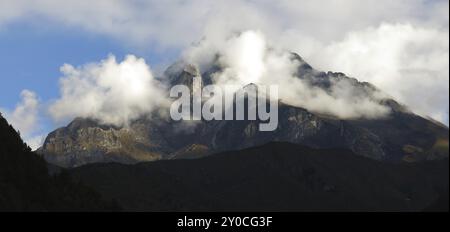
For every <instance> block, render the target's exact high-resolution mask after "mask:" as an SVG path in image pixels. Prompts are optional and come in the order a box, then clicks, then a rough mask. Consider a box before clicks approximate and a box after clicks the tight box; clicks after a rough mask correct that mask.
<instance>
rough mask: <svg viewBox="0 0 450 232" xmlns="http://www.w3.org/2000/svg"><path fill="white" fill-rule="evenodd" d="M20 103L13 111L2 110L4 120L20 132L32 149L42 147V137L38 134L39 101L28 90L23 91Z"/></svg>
mask: <svg viewBox="0 0 450 232" xmlns="http://www.w3.org/2000/svg"><path fill="white" fill-rule="evenodd" d="M20 96H21V101H20V102H19V103H18V104H17V106H16V108H15V109H14V110H13V111H8V110H4V112H5V118H6V119H7V120H8V122H9V123H11V125H13V127H14V128H15V129H16V130H18V131H20V134H21V136H22V138H23V139H24V140H25V142H26V143H27V144H28V145H29V146H30V147H31V148H32V149H37V148H39V147H40V145H42V142H43V135H41V134H38V132H39V126H38V125H39V100H38V97H37V96H36V94H35V93H34V92H32V91H30V90H23V91H22V93H21V94H20Z"/></svg>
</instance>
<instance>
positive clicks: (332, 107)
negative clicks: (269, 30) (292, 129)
mask: <svg viewBox="0 0 450 232" xmlns="http://www.w3.org/2000/svg"><path fill="white" fill-rule="evenodd" d="M272 47H273V46H271V45H270V44H269V43H268V42H267V40H266V38H265V36H264V35H263V34H262V33H261V32H258V31H246V32H243V33H239V34H235V36H233V37H228V39H224V40H217V41H208V40H204V41H202V43H200V44H199V45H197V46H195V47H192V48H191V49H189V50H188V51H187V52H186V53H185V55H184V59H185V60H186V62H194V64H195V65H198V66H200V67H201V68H203V69H207V68H208V66H211V65H213V63H215V65H219V66H220V67H221V70H220V71H218V72H216V73H214V74H212V78H213V83H214V84H216V85H222V86H225V85H236V86H245V85H247V84H250V83H254V84H258V85H266V86H267V85H277V86H278V87H279V89H280V93H279V97H280V99H281V100H282V101H283V102H284V103H286V104H290V105H294V106H298V107H303V108H306V109H308V110H310V111H312V112H316V113H321V114H328V115H332V116H336V117H338V118H341V119H354V118H380V117H385V116H387V115H388V114H389V112H390V110H389V109H388V108H387V107H385V106H384V105H382V104H381V101H382V100H383V98H384V97H386V96H383V94H382V93H380V92H378V91H376V90H373V89H370V88H364V87H362V86H357V84H356V83H353V82H351V81H350V80H347V79H336V80H333V81H332V82H331V86H330V87H329V89H324V88H321V87H318V86H314V85H312V84H311V83H309V82H308V81H307V79H301V78H299V77H298V75H297V71H298V67H299V66H300V65H302V64H303V63H301V62H302V61H300V60H296V59H292V53H291V52H288V51H285V50H279V49H274V48H272ZM217 55H218V56H219V57H218V59H217ZM202 71H203V72H204V71H206V70H202Z"/></svg>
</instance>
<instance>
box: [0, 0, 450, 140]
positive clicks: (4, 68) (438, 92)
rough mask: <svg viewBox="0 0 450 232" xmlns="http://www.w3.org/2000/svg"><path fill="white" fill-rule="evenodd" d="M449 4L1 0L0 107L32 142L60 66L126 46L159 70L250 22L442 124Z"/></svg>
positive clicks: (55, 90)
mask: <svg viewBox="0 0 450 232" xmlns="http://www.w3.org/2000/svg"><path fill="white" fill-rule="evenodd" d="M448 9H449V1H448V0H396V1H392V0H364V1H361V0H345V1H335V0H322V1H317V0H299V1H292V0H277V1H275V0H261V1H248V0H227V1H225V0H223V1H220V0H218V1H209V0H190V1H178V0H173V1H159V0H96V1H89V0H65V1H59V0H2V1H0V78H1V85H0V94H1V95H0V109H1V110H2V111H3V113H5V112H6V113H9V115H10V118H9V119H8V120H9V121H10V122H12V123H13V124H15V125H14V126H15V127H17V128H19V129H21V131H26V132H27V133H25V132H24V133H23V134H22V135H23V136H24V137H25V139H26V140H27V141H29V140H31V139H32V138H33V139H34V138H36V139H35V141H37V138H38V137H40V138H43V137H45V135H46V134H47V133H48V132H50V131H51V130H53V129H54V128H55V127H58V126H62V125H63V124H64V123H61V122H55V120H54V118H53V116H54V115H50V113H49V110H48V108H49V107H48V106H49V105H51V104H52V102H54V101H55V100H58V99H60V98H61V96H60V94H59V92H60V86H59V83H58V82H59V79H60V78H61V77H62V76H63V74H62V73H61V72H60V67H61V66H62V65H63V64H65V63H67V64H70V65H72V66H74V67H79V66H83V65H85V64H88V63H92V62H95V63H99V62H101V61H102V60H104V59H106V58H107V56H108V54H113V55H115V57H116V58H117V62H118V64H117V65H119V64H120V63H121V62H122V61H123V60H124V57H125V55H127V54H133V55H135V56H136V57H139V58H144V59H145V61H146V62H147V64H149V65H150V68H151V70H152V71H153V73H159V72H161V71H162V70H164V67H166V66H167V65H168V64H171V63H172V62H173V61H175V60H176V59H178V58H179V55H180V54H185V52H186V51H189V49H190V48H191V47H192V44H193V43H197V42H198V41H205V40H206V41H207V43H210V44H216V45H217V44H220V43H221V42H220V41H221V40H223V39H226V38H229V37H230V35H232V34H233V33H235V32H239V31H241V32H242V31H246V30H255V31H258V32H261V33H262V34H264V36H265V39H266V40H267V42H268V43H270V44H271V45H273V47H276V48H277V49H284V50H289V51H294V52H297V53H299V54H300V55H301V56H302V57H303V58H305V59H306V60H307V61H308V62H309V63H310V64H312V65H313V66H314V67H316V68H318V69H319V70H323V71H328V70H330V71H341V72H344V73H346V74H348V75H350V76H353V77H356V78H358V79H359V80H361V81H368V82H371V83H373V84H375V85H376V86H378V87H379V88H380V89H381V90H382V91H384V92H385V93H387V94H389V95H390V96H392V97H394V98H395V99H396V100H398V101H399V102H401V103H403V104H405V105H407V106H408V107H410V109H412V110H413V111H414V112H416V113H418V114H420V115H423V116H431V117H433V118H435V119H437V120H439V121H441V122H443V123H445V124H447V125H448V121H449V119H448V118H449V116H448V115H449V114H448V111H449V106H448V105H449V101H448V95H449V88H448V84H449V67H448V66H449V65H448V62H449V58H448V57H449V45H448V44H449V29H448V28H449V10H448ZM206 52H208V51H206ZM197 55H198V54H197ZM127 62H128V61H127ZM133 62H134V61H133ZM133 62H132V63H133ZM133 64H137V63H136V62H134V63H133ZM137 65H138V66H139V64H137ZM77 70H81V71H85V72H89V70H85V69H83V68H80V69H77ZM418 89H420V91H418ZM23 90H30V91H33V93H29V92H25V93H24V92H23ZM21 94H22V98H21ZM34 98H38V99H39V100H40V101H39V103H38V104H35V102H34V101H33V99H34ZM16 106H19V107H16ZM22 106H26V107H22ZM27 107H28V108H27ZM14 113H15V114H14ZM51 116H52V117H51ZM24 122H27V123H24ZM37 144H38V143H36V145H37Z"/></svg>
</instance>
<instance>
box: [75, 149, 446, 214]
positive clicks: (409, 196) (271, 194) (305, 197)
mask: <svg viewBox="0 0 450 232" xmlns="http://www.w3.org/2000/svg"><path fill="white" fill-rule="evenodd" d="M448 168H449V163H448V160H445V161H426V162H421V163H413V164H411V163H402V164H392V163H386V162H379V161H375V160H372V159H367V158H364V157H361V156H356V155H354V154H353V153H352V152H351V151H349V150H346V149H311V148H308V147H303V146H300V145H295V144H289V143H270V144H267V145H264V146H261V147H256V148H250V149H246V150H242V151H234V152H225V153H222V154H218V155H212V156H209V157H206V158H201V159H191V160H170V161H156V162H149V163H140V164H136V165H122V164H93V165H86V166H83V167H80V168H76V169H72V170H71V174H73V175H74V177H75V178H79V179H80V180H82V181H84V182H86V183H88V184H89V185H90V186H92V187H95V188H96V189H97V190H98V191H100V192H101V193H102V194H104V195H105V196H108V197H110V198H114V199H117V200H118V201H119V202H120V204H121V205H123V206H124V207H125V209H126V210H132V211H192V210H193V211H210V210H213V211H315V210H319V211H323V210H326V211H335V210H336V211H355V210H357V211H359V210H362V211H421V210H424V209H427V210H432V211H434V210H448V203H447V205H441V202H448V185H449V169H448Z"/></svg>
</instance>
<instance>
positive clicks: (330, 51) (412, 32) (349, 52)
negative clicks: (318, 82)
mask: <svg viewBox="0 0 450 232" xmlns="http://www.w3.org/2000/svg"><path fill="white" fill-rule="evenodd" d="M315 50H316V51H317V53H315V54H311V55H310V57H308V58H309V59H310V60H311V62H312V63H313V64H315V65H317V66H318V67H319V68H321V69H326V70H335V71H342V72H345V73H347V74H349V75H351V76H354V77H357V78H358V79H359V80H362V81H367V82H370V83H372V84H374V85H376V86H377V87H379V88H381V89H382V90H383V91H385V92H386V93H388V94H390V95H391V96H393V97H394V98H395V99H396V100H398V101H400V102H401V103H404V104H406V105H407V106H409V107H410V108H411V109H412V110H413V111H414V112H416V113H419V114H421V115H424V116H426V115H428V116H431V117H433V118H435V119H437V120H439V121H441V122H445V123H446V124H448V116H447V115H448V110H449V105H448V95H449V65H448V64H449V37H448V32H442V31H439V30H436V29H428V28H423V27H415V26H412V25H410V24H386V23H385V24H382V25H380V26H379V27H375V28H368V29H364V30H362V31H357V32H352V33H349V34H348V35H347V36H346V37H345V38H344V39H343V40H342V41H339V42H335V43H332V44H330V45H327V46H319V47H316V48H315Z"/></svg>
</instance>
